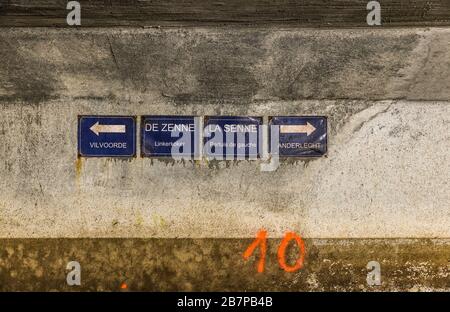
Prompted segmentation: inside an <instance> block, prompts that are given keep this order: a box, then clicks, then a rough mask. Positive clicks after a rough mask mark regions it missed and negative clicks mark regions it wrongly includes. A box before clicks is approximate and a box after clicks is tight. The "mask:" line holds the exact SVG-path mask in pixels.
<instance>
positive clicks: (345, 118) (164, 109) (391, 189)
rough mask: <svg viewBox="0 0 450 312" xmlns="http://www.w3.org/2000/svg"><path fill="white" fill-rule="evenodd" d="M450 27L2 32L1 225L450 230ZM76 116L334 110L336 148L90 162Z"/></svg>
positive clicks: (88, 229)
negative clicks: (277, 154) (272, 155)
mask: <svg viewBox="0 0 450 312" xmlns="http://www.w3.org/2000/svg"><path fill="white" fill-rule="evenodd" d="M449 42H450V30H449V29H431V30H430V29H395V30H383V31H371V30H339V31H337V30H306V29H302V30H298V29H297V30H296V29H284V30H283V29H279V28H277V29H271V28H251V27H249V28H239V29H238V28H236V29H233V28H230V27H228V28H185V29H166V28H162V29H144V30H136V29H113V30H108V29H92V30H53V29H1V32H0V58H1V59H2V62H0V107H1V114H0V143H1V144H0V156H1V157H0V159H1V161H0V177H1V180H0V191H1V196H0V236H2V237H80V236H81V237H100V236H108V237H227V238H231V237H251V236H253V235H254V234H255V233H256V231H257V230H258V229H259V228H261V227H263V228H266V229H267V230H268V231H269V233H270V235H271V236H282V234H283V233H284V232H285V231H286V230H292V231H296V232H297V233H299V234H301V235H302V236H305V237H310V238H330V237H331V238H342V237H345V238H367V237H383V238H396V237H409V238H411V237H425V238H430V237H438V238H448V237H450V210H449V203H450V191H449V187H448V183H449V182H448V181H449V172H450V158H449V150H450V132H449V122H450V105H449V102H448V101H449V100H450V88H449V87H450V75H449V74H450V66H448V65H449V63H450V52H449V49H448V44H449ZM80 114H104V115H107V114H125V115H144V114H194V115H214V114H223V115H227V114H231V115H247V114H251V115H262V116H268V115H303V114H311V115H326V116H328V117H329V128H330V133H329V152H328V157H324V158H320V159H315V160H309V161H300V160H299V161H285V162H283V163H282V164H281V166H280V168H278V170H276V171H275V172H261V171H260V162H259V161H257V162H250V161H243V162H213V163H207V162H205V161H202V162H195V163H191V162H174V161H170V160H156V159H155V160H151V159H148V158H146V159H143V158H140V157H138V158H136V159H130V160H115V159H77V137H76V133H77V116H78V115H80Z"/></svg>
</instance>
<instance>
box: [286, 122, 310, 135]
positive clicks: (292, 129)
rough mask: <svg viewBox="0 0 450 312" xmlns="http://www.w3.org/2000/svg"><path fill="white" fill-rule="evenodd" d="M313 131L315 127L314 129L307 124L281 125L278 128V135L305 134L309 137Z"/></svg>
mask: <svg viewBox="0 0 450 312" xmlns="http://www.w3.org/2000/svg"><path fill="white" fill-rule="evenodd" d="M314 131H316V127H314V126H313V125H312V124H310V123H309V122H306V125H281V126H280V133H306V136H309V135H310V134H311V133H313V132H314Z"/></svg>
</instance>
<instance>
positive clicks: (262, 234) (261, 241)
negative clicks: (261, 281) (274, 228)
mask: <svg viewBox="0 0 450 312" xmlns="http://www.w3.org/2000/svg"><path fill="white" fill-rule="evenodd" d="M258 245H261V248H260V258H259V261H258V266H257V271H258V273H262V272H264V264H265V261H266V251H267V231H265V230H260V231H259V232H258V234H257V235H256V239H255V240H254V241H253V243H251V244H250V246H248V248H247V250H246V251H245V252H244V255H243V256H244V259H245V260H248V258H250V256H251V255H252V253H253V251H254V250H255V249H256V247H258Z"/></svg>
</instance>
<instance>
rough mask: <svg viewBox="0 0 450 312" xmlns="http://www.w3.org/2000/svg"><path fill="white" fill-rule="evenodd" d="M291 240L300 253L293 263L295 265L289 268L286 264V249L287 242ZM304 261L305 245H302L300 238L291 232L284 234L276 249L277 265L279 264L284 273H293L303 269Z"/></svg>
mask: <svg viewBox="0 0 450 312" xmlns="http://www.w3.org/2000/svg"><path fill="white" fill-rule="evenodd" d="M293 239H294V240H295V241H296V242H297V245H298V247H299V251H300V256H299V258H298V259H297V261H296V262H295V265H293V266H289V265H288V264H287V263H286V248H287V246H288V244H289V242H290V241H291V240H293ZM304 260H305V244H304V243H303V240H302V238H301V237H300V236H298V235H297V234H295V233H293V232H288V233H286V235H285V236H284V238H283V240H282V241H281V244H280V247H279V248H278V263H279V264H280V267H281V268H282V269H283V270H285V271H286V272H295V271H297V270H299V269H301V268H302V267H303V261H304Z"/></svg>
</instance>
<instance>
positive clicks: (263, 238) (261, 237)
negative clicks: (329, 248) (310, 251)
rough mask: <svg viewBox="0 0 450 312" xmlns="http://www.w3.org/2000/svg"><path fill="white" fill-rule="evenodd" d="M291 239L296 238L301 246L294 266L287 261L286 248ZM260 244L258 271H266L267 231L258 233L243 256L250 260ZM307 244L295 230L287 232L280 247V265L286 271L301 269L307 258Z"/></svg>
mask: <svg viewBox="0 0 450 312" xmlns="http://www.w3.org/2000/svg"><path fill="white" fill-rule="evenodd" d="M291 240H295V242H296V243H297V246H298V248H299V256H298V258H297V260H296V262H295V264H294V265H293V266H290V265H288V264H287V263H286V248H287V247H288V245H289V243H290V241H291ZM258 245H260V257H259V261H258V265H257V271H258V273H262V272H264V265H265V261H266V253H267V231H265V230H260V231H259V232H258V234H257V235H256V239H255V240H254V241H253V242H252V243H251V244H250V245H249V246H248V247H247V250H245V252H244V254H243V257H244V260H248V259H249V258H250V256H251V255H252V254H253V251H254V250H255V249H256V248H257V247H258ZM305 254H306V249H305V244H304V242H303V240H302V238H301V237H300V236H299V235H297V234H296V233H294V232H287V233H286V234H285V236H284V238H283V240H282V241H281V243H280V246H279V247H278V253H277V258H278V263H279V265H280V267H281V268H282V269H283V270H285V271H286V272H295V271H297V270H300V269H301V268H302V267H303V261H304V260H305Z"/></svg>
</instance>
